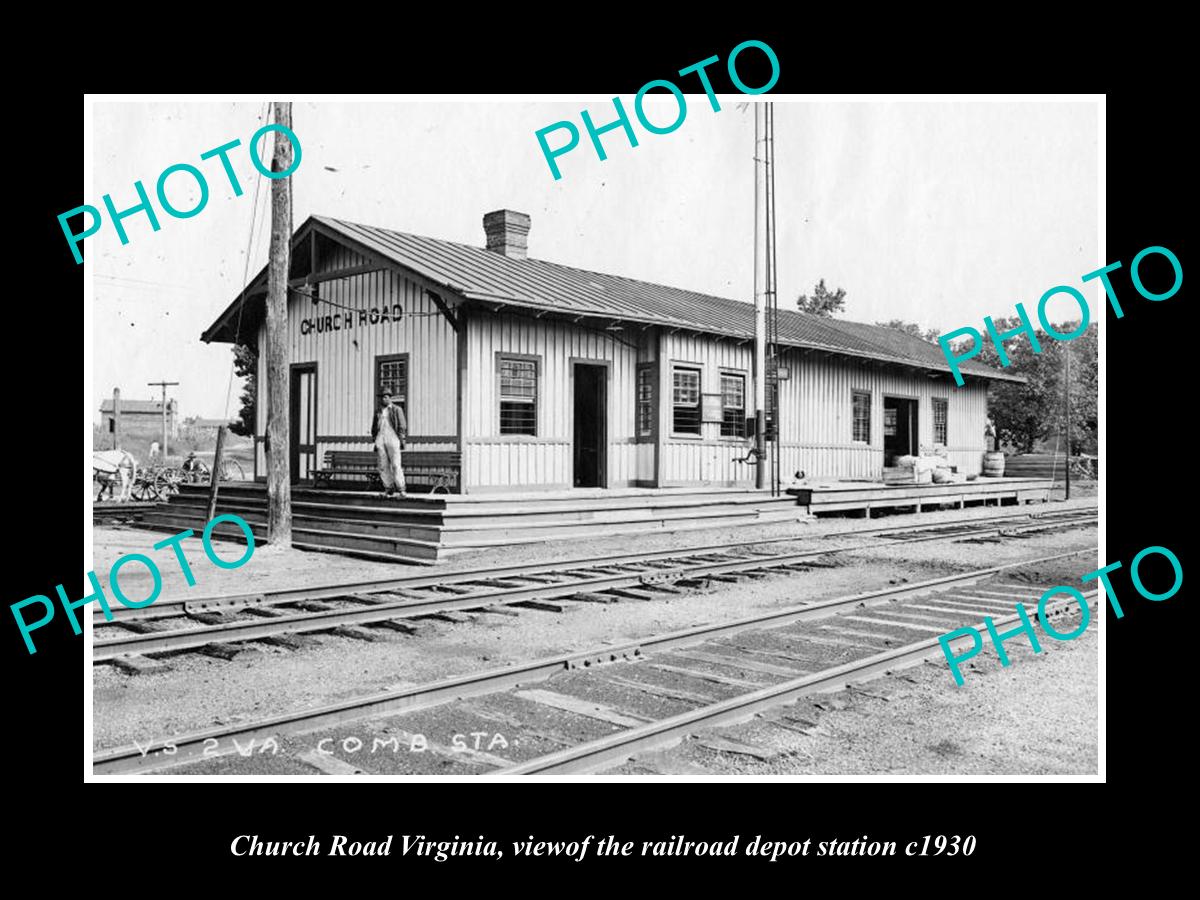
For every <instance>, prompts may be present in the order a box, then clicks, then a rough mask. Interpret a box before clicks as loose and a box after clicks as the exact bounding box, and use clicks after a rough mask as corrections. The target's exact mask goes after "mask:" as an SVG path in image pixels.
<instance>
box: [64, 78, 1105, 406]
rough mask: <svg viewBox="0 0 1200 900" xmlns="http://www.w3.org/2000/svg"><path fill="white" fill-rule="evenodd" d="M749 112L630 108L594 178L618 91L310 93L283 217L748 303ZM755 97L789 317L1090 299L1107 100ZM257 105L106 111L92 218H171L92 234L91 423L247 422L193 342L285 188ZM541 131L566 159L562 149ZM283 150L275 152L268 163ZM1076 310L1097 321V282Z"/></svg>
mask: <svg viewBox="0 0 1200 900" xmlns="http://www.w3.org/2000/svg"><path fill="white" fill-rule="evenodd" d="M651 98H653V95H651ZM651 98H648V100H647V103H646V106H645V110H646V113H647V116H648V117H649V119H650V121H651V122H655V123H660V124H664V125H665V124H667V123H669V122H670V121H671V120H672V119H673V118H674V117H675V116H676V115H677V107H676V103H675V101H674V100H673V99H672V98H671V97H670V96H669V95H663V97H662V98H653V99H651ZM748 99H749V98H747V97H744V96H741V95H719V101H720V104H721V110H720V111H719V112H714V111H713V110H712V108H711V106H710V105H709V102H708V100H707V98H706V97H705V96H704V95H703V94H699V95H687V96H686V100H687V115H686V117H685V119H684V121H683V123H682V125H680V127H679V128H678V129H676V130H675V131H674V132H672V133H670V134H665V135H655V134H651V133H649V132H647V131H646V130H644V129H643V128H642V127H641V126H640V124H639V123H638V122H637V120H636V118H634V116H633V102H632V98H631V97H623V98H622V100H623V102H624V105H625V107H626V109H627V110H629V112H630V116H631V119H632V120H633V127H634V130H635V134H636V135H637V138H638V146H637V147H631V146H630V145H629V142H628V139H627V138H626V137H625V135H624V132H623V131H622V130H620V129H617V130H614V131H611V132H609V133H607V134H605V135H603V136H602V140H603V143H604V146H605V149H606V151H607V154H608V158H607V160H604V161H601V160H599V159H598V158H597V156H596V154H595V152H594V150H593V149H592V147H591V145H590V142H589V140H588V137H587V133H586V131H585V130H584V128H583V125H582V123H581V119H580V111H581V110H583V109H587V110H589V112H590V113H591V115H592V119H593V121H594V122H595V123H596V125H597V126H598V127H599V126H601V125H602V124H604V123H606V122H609V121H612V119H614V118H615V111H614V109H613V105H612V101H611V99H608V98H599V97H587V98H582V99H579V100H570V101H565V102H564V101H562V100H558V101H556V102H529V101H527V100H502V99H488V100H487V101H478V100H476V101H469V102H468V101H454V100H446V101H442V100H438V101H432V100H423V101H420V102H415V101H417V100H418V98H409V99H408V100H407V101H405V102H340V101H335V100H321V101H319V102H300V101H297V102H295V103H294V105H293V126H292V127H293V130H294V131H295V133H296V135H297V138H298V140H299V142H300V145H301V153H302V157H301V162H300V166H299V167H298V168H297V169H296V171H295V172H294V174H293V175H292V184H293V199H294V210H293V223H294V226H298V225H300V224H301V223H302V222H303V221H304V220H305V219H306V218H307V217H308V216H309V215H310V214H312V213H318V214H323V215H329V216H335V217H337V218H341V219H348V220H351V221H357V222H362V223H364V224H370V225H380V226H383V227H387V228H392V229H395V230H397V231H407V232H412V233H415V234H422V235H429V236H431V237H437V238H443V239H447V240H453V241H460V242H463V243H468V244H475V245H478V246H483V245H484V240H485V239H484V233H483V225H482V217H483V214H484V213H486V212H488V211H490V210H494V209H502V208H508V209H515V210H518V211H521V212H525V213H528V214H529V215H530V216H531V217H532V227H531V230H530V234H529V255H530V256H531V257H534V258H539V259H546V260H550V261H553V262H558V263H563V264H566V265H572V266H578V267H580V268H585V269H594V270H598V271H601V272H607V273H611V274H617V275H624V276H628V277H632V278H639V279H643V280H647V281H653V282H658V283H661V284H666V285H671V286H674V287H681V288H688V289H691V290H695V291H701V292H704V293H709V294H715V295H718V296H723V297H732V298H735V299H742V300H746V301H750V300H752V298H753V283H754V273H753V261H754V259H753V238H754V227H753V225H754V221H753V220H754V169H753V161H752V158H753V149H754V116H753V110H752V109H750V108H749V105H748V104H747V102H746V101H747V100H748ZM757 99H759V100H765V99H770V100H772V101H773V102H774V103H775V162H776V185H775V188H776V209H777V213H776V216H777V230H778V246H777V256H778V261H779V273H778V289H779V298H780V300H779V302H780V306H781V307H785V306H786V307H791V308H794V306H795V300H796V297H797V295H799V294H800V293H811V290H812V287H813V286H814V285H815V284H816V282H817V281H818V280H819V279H821V278H824V279H825V281H826V284H827V285H828V286H829V287H830V288H837V287H841V288H844V289H845V290H846V308H845V312H844V313H843V315H842V318H846V319H850V320H855V321H861V322H875V321H881V320H888V319H893V318H898V319H905V320H908V321H915V322H918V323H919V324H921V325H922V326H924V327H929V328H937V329H939V330H940V331H942V332H946V331H949V330H952V329H955V328H960V327H962V326H964V325H973V326H975V327H977V328H982V319H983V317H984V316H985V315H995V316H1001V315H1005V316H1007V315H1012V314H1013V313H1014V304H1015V303H1017V302H1023V303H1024V304H1025V306H1026V308H1027V309H1028V310H1029V312H1030V315H1031V316H1034V315H1035V314H1036V313H1035V308H1036V304H1037V301H1038V299H1039V298H1040V297H1041V295H1042V294H1043V293H1044V292H1045V291H1046V290H1047V289H1049V288H1050V287H1053V286H1055V285H1060V284H1064V285H1073V286H1075V287H1078V288H1080V289H1081V290H1083V289H1084V286H1083V285H1082V284H1081V283H1080V276H1081V275H1083V274H1084V273H1087V272H1091V271H1093V270H1094V269H1097V268H1099V267H1100V266H1102V265H1104V264H1105V263H1106V262H1109V260H1102V259H1101V258H1100V249H1099V232H1098V218H1099V215H1098V203H1099V198H1098V196H1097V184H1098V165H1099V162H1098V110H1097V106H1096V104H1095V103H1091V102H1072V103H1068V102H1053V103H1050V102H1047V103H1041V102H1027V103H1017V102H977V103H967V102H926V101H921V102H858V103H854V102H812V100H811V99H809V98H804V99H797V98H793V99H788V98H785V97H780V96H772V95H769V94H768V95H763V96H762V97H760V98H757ZM264 109H265V104H264V103H252V102H204V103H201V102H175V101H165V102H138V103H128V102H111V101H101V100H97V101H96V102H95V104H94V106H93V127H92V132H91V134H92V148H93V160H92V164H93V171H92V183H91V185H90V186H88V187H87V188H86V191H87V193H86V195H85V196H84V197H81V198H80V203H89V204H91V205H93V206H96V207H99V208H103V201H102V199H101V198H102V197H103V195H104V194H111V195H112V201H113V203H114V205H115V207H116V208H117V209H118V210H122V209H125V208H128V207H131V206H133V205H135V204H136V203H137V202H138V201H137V196H136V193H135V189H134V186H133V185H134V182H135V181H137V180H141V181H142V183H143V185H144V186H145V189H146V191H147V193H148V194H149V195H150V196H151V198H152V202H153V203H154V206H155V209H156V213H157V215H158V217H159V224H160V226H161V228H160V230H159V231H157V232H155V231H153V230H152V228H151V226H150V224H149V221H148V219H147V218H146V216H145V215H144V214H141V213H138V214H135V215H133V216H131V217H129V218H127V219H125V220H124V222H123V224H124V225H125V228H126V231H127V235H128V240H129V242H128V244H126V245H122V244H121V243H120V240H119V239H118V237H117V234H116V231H115V229H114V228H113V226H112V223H111V221H109V220H108V218H107V217H106V218H105V221H104V224H103V225H102V227H101V229H100V231H99V232H98V233H97V234H96V235H95V236H93V237H90V238H88V239H86V241H85V242H84V248H85V251H84V252H85V255H86V256H87V268H88V269H89V270H90V274H91V276H92V279H93V286H94V295H93V302H94V307H93V334H92V339H93V372H92V382H91V392H92V396H93V398H94V401H95V402H94V404H93V407H94V409H95V410H96V412H95V419H96V421H99V406H100V402H101V400H102V399H104V398H108V397H111V396H112V389H113V387H120V388H121V394H122V396H123V397H125V398H131V399H144V398H152V397H157V396H159V394H158V390H159V389H157V388H150V387H148V386H147V383H148V382H153V381H161V380H166V381H178V382H180V385H179V386H178V387H175V388H171V389H170V393H169V396H173V397H175V398H176V399H177V400H178V401H179V408H180V415H181V417H188V416H193V415H198V416H204V417H211V418H220V417H236V415H237V410H238V401H237V397H238V394H239V392H240V390H241V383H240V380H238V379H235V378H233V374H232V353H231V352H230V348H229V345H228V344H204V343H203V342H202V341H201V340H200V334H201V332H202V331H203V330H204V329H205V328H207V327H208V326H209V325H210V324H211V323H212V322H213V321H214V320H215V319H216V317H217V316H218V314H219V313H220V312H221V311H222V310H223V309H224V308H225V307H226V306H227V305H228V304H229V303H230V302H231V301H232V300H233V298H234V297H235V296H236V295H237V293H238V292H239V291H240V289H241V287H242V285H243V284H244V283H245V282H246V281H247V280H248V277H249V278H253V276H254V275H255V274H257V272H258V271H259V269H261V268H262V266H263V265H265V263H266V256H267V245H268V240H269V221H268V212H267V211H268V209H269V194H270V181H269V180H268V179H266V178H265V177H263V176H261V175H259V174H258V172H257V171H256V170H255V168H254V167H253V165H252V163H251V161H250V157H249V154H248V149H247V145H248V144H249V140H250V137H251V136H252V135H253V134H254V132H255V130H256V129H257V128H258V127H259V126H260V125H261V124H262V123H263V121H264V120H263V118H262V116H263V114H264ZM562 120H569V121H572V122H574V123H575V124H576V126H577V127H578V128H579V130H580V132H581V141H580V144H579V145H578V146H577V147H576V148H575V149H574V150H572V151H571V152H569V153H567V154H564V155H563V156H560V157H559V158H558V160H557V162H558V165H559V167H560V169H561V171H562V178H561V179H559V180H555V179H554V178H553V176H552V174H551V171H550V169H549V167H548V166H547V164H546V161H545V159H544V158H543V155H542V152H541V149H540V147H539V146H538V142H537V139H536V137H535V133H536V131H537V130H538V129H541V128H545V127H546V126H548V125H552V124H553V123H555V122H558V121H562ZM234 139H238V140H240V141H241V146H240V147H237V148H235V149H233V150H232V151H230V154H229V159H230V162H231V163H232V165H233V166H234V169H235V172H236V174H237V177H238V179H239V181H240V183H241V185H242V187H243V190H244V193H243V194H242V195H241V196H235V194H234V191H233V189H232V187H231V186H230V183H229V180H228V178H227V177H226V176H225V174H224V173H223V170H222V168H221V165H220V162H219V161H218V160H217V159H210V160H207V161H202V160H201V159H200V155H201V153H203V152H205V151H208V150H211V149H213V148H214V147H218V146H220V145H222V144H225V143H228V142H230V141H232V140H234ZM548 140H549V141H550V142H551V146H558V142H559V141H562V140H565V133H563V132H557V133H555V134H553V135H551V136H549V137H548ZM271 141H272V138H271V137H270V136H268V137H267V138H266V139H265V140H264V141H262V142H261V143H262V145H263V150H262V152H263V155H264V157H265V158H266V159H268V160H269V159H270V144H271ZM176 163H189V164H191V165H194V166H196V167H197V168H199V169H200V170H201V171H202V172H203V173H204V175H205V177H206V180H207V183H208V186H209V191H210V194H209V198H208V202H207V205H206V206H205V207H204V208H203V209H202V210H201V211H200V212H199V213H197V214H196V215H195V216H193V217H191V218H186V219H177V218H172V217H170V216H168V215H166V214H165V213H164V212H163V210H162V208H161V206H160V205H159V203H158V200H157V198H156V197H155V184H156V183H157V181H158V177H159V175H160V173H161V172H162V171H163V170H164V169H166V168H167V167H168V166H171V165H174V164H176ZM256 190H257V191H258V202H257V206H256V205H255V191H256ZM166 191H167V196H168V199H169V200H170V201H171V202H172V204H173V205H174V206H176V207H177V208H180V209H185V210H186V209H190V208H192V206H194V205H195V203H196V202H197V200H198V199H199V190H198V187H197V186H196V183H195V181H194V180H193V179H192V178H191V177H190V176H188V175H187V174H186V173H184V174H175V175H172V176H171V177H170V179H169V180H168V181H167V185H166ZM252 219H253V220H254V221H255V228H254V233H253V235H252V234H251V222H252ZM247 249H249V258H248V260H247ZM63 252H64V253H67V254H69V253H70V249H69V246H68V244H67V242H66V241H65V240H64V242H63ZM1092 284H1093V285H1095V284H1096V283H1095V282H1093V283H1092ZM1084 294H1085V296H1087V297H1089V300H1090V301H1091V303H1092V306H1091V310H1092V313H1093V317H1094V316H1095V313H1096V312H1097V310H1098V309H1099V306H1098V304H1097V296H1098V295H1097V291H1096V290H1094V289H1091V288H1089V289H1086V290H1084ZM1050 313H1051V315H1050V320H1051V321H1064V320H1068V319H1072V318H1077V317H1078V312H1077V310H1074V308H1073V303H1071V301H1069V300H1066V299H1065V298H1062V297H1060V298H1056V300H1055V301H1053V302H1052V303H1051V304H1050Z"/></svg>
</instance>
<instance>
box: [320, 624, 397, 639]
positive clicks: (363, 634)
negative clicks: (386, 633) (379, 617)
mask: <svg viewBox="0 0 1200 900" xmlns="http://www.w3.org/2000/svg"><path fill="white" fill-rule="evenodd" d="M329 633H330V634H336V635H337V636H338V637H344V638H350V639H351V640H355V641H367V642H368V643H371V642H374V641H382V640H383V639H384V637H383V635H382V634H380V633H379V632H378V631H372V630H371V629H369V628H363V627H362V626H361V625H339V626H338V627H337V628H331V629H329Z"/></svg>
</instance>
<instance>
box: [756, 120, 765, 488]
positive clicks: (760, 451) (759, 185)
mask: <svg viewBox="0 0 1200 900" xmlns="http://www.w3.org/2000/svg"><path fill="white" fill-rule="evenodd" d="M766 108H767V107H766V104H765V103H755V104H754V447H755V450H756V451H757V452H756V453H755V466H754V486H755V487H756V488H758V489H759V490H762V488H763V487H764V486H765V484H766V462H767V461H766V449H767V445H766V430H767V428H766V392H767V352H766V350H767V316H766V286H765V279H766V273H767V267H766V248H767V241H766V217H765V215H764V214H765V212H766V193H767V178H766V165H765V163H766V160H765V158H764V156H763V139H764V136H765V133H766Z"/></svg>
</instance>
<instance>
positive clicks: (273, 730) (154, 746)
mask: <svg viewBox="0 0 1200 900" xmlns="http://www.w3.org/2000/svg"><path fill="white" fill-rule="evenodd" d="M1089 552H1092V550H1091V548H1086V549H1083V550H1076V551H1073V552H1070V553H1059V554H1055V555H1053V556H1043V557H1037V558H1035V559H1026V560H1021V561H1019V562H1013V563H1006V564H1004V565H1000V566H991V567H989V568H986V569H976V570H974V571H971V572H964V573H961V574H957V575H948V576H943V577H941V578H933V579H929V580H927V581H920V582H914V583H913V584H907V585H903V586H900V587H889V588H886V589H884V590H877V591H868V592H866V593H861V594H854V595H851V596H848V597H835V598H832V599H830V600H821V601H817V602H814V603H808V604H803V605H793V606H789V607H784V608H782V609H776V610H771V611H769V612H765V613H759V614H756V615H753V616H746V617H743V618H740V619H733V620H730V621H728V622H721V623H716V624H709V625H699V626H695V627H693V628H687V629H682V630H679V631H672V632H668V633H666V634H661V635H654V636H650V637H647V638H642V639H638V640H632V641H626V642H624V643H622V644H618V645H614V646H611V647H601V648H598V649H596V648H593V649H589V650H582V651H572V652H568V653H562V654H558V655H556V656H551V657H544V658H542V659H538V660H532V661H530V662H525V663H519V664H516V665H511V666H506V667H504V668H500V669H491V670H489V671H486V672H478V673H474V674H471V675H463V676H458V677H455V678H449V679H444V680H442V681H437V682H433V683H431V684H426V685H417V686H414V687H408V688H402V689H400V690H397V691H390V692H386V693H381V694H374V695H371V696H368V697H360V698H356V699H351V700H346V701H342V702H340V703H334V704H330V705H327V706H322V707H318V708H316V709H311V710H305V711H300V712H293V713H286V714H284V715H279V716H272V717H269V718H265V719H260V720H258V721H254V722H247V723H243V724H238V725H230V726H224V727H221V728H211V729H207V730H204V731H199V732H194V733H192V734H187V735H181V736H178V737H167V738H162V739H159V740H155V741H152V742H151V743H150V744H147V745H146V746H145V747H140V746H138V745H137V744H136V743H135V744H134V746H132V747H121V748H117V749H113V750H107V751H103V752H100V753H96V754H94V755H93V756H92V772H93V774H97V775H105V774H121V773H127V772H139V771H150V770H154V769H160V768H164V767H170V766H176V765H180V764H183V763H188V762H195V761H197V760H202V759H205V758H212V757H215V756H224V755H228V754H230V753H234V752H237V751H238V745H240V744H243V743H245V742H247V741H251V740H257V739H260V738H261V739H264V740H265V739H266V738H269V737H277V736H282V735H285V734H292V733H296V732H304V731H313V730H316V729H318V728H325V727H329V726H332V725H338V724H341V723H343V722H348V721H354V720H356V719H362V718H367V717H370V716H375V715H383V714H389V713H397V712H411V711H414V710H419V709H425V708H428V707H431V706H438V705H440V704H442V703H446V702H450V701H453V700H459V699H465V698H467V697H476V696H480V695H482V694H490V693H494V692H496V691H499V690H503V689H504V688H508V687H513V686H516V685H520V684H526V683H532V682H537V681H542V680H544V679H546V678H549V677H550V676H551V675H554V674H555V673H557V672H561V671H564V670H569V669H580V668H590V667H591V666H594V665H601V664H604V663H608V662H616V661H617V660H621V659H638V658H640V657H641V656H642V655H643V654H644V653H645V652H647V651H650V650H666V649H669V648H671V647H677V646H685V645H688V644H695V643H701V642H703V641H705V640H708V639H710V638H713V637H718V636H721V635H728V634H734V633H737V632H739V631H745V630H747V629H752V628H761V627H774V626H778V625H785V624H788V623H790V622H800V621H806V620H809V619H823V618H826V617H828V616H831V615H833V614H835V613H837V612H838V611H840V610H844V609H852V608H854V607H855V606H858V605H863V606H868V605H878V604H880V603H885V602H888V601H891V600H896V599H901V598H904V597H914V596H919V595H921V594H925V593H928V592H931V591H940V590H944V589H948V588H957V587H962V586H964V585H968V584H973V583H975V582H977V581H982V580H984V579H986V578H991V577H992V576H994V575H997V574H999V573H1001V572H1004V571H1007V570H1009V569H1015V568H1020V567H1022V566H1031V565H1037V564H1038V563H1043V562H1051V561H1053V560H1058V559H1064V558H1067V557H1070V556H1078V555H1079V554H1080V553H1089ZM167 746H169V747H171V748H173V749H172V751H171V752H170V753H164V752H163V749H164V748H165V747H167ZM210 751H211V752H210Z"/></svg>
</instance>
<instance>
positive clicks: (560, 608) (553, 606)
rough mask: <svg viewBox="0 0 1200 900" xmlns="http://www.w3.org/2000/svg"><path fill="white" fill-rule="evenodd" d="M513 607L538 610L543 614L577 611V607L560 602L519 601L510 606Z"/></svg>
mask: <svg viewBox="0 0 1200 900" xmlns="http://www.w3.org/2000/svg"><path fill="white" fill-rule="evenodd" d="M512 605H513V606H521V607H524V608H525V609H540V610H542V611H543V612H555V613H563V612H573V611H575V610H577V609H579V607H578V606H574V605H573V604H570V603H566V602H564V601H562V600H521V601H519V602H517V603H514V604H512Z"/></svg>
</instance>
